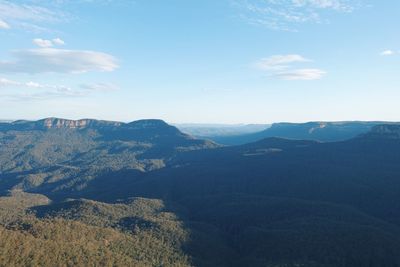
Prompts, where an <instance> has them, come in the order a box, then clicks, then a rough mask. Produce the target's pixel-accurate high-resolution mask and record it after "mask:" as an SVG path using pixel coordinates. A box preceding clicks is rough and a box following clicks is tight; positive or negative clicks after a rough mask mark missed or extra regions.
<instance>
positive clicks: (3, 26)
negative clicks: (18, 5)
mask: <svg viewBox="0 0 400 267" xmlns="http://www.w3.org/2000/svg"><path fill="white" fill-rule="evenodd" d="M0 29H3V30H4V29H5V30H7V29H10V25H8V23H7V22H5V21H4V20H2V19H0Z"/></svg>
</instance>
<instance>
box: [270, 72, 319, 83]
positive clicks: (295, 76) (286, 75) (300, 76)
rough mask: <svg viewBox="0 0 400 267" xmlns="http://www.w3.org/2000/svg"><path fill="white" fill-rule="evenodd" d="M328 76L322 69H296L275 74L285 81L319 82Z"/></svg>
mask: <svg viewBox="0 0 400 267" xmlns="http://www.w3.org/2000/svg"><path fill="white" fill-rule="evenodd" d="M325 74H326V72H325V71H323V70H320V69H295V70H289V71H284V72H278V73H275V74H274V76H275V77H278V78H280V79H283V80H289V81H293V80H308V81H309V80H319V79H321V78H322V77H323V76H324V75H325Z"/></svg>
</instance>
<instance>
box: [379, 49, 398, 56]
mask: <svg viewBox="0 0 400 267" xmlns="http://www.w3.org/2000/svg"><path fill="white" fill-rule="evenodd" d="M394 54H395V52H394V51H393V50H385V51H382V53H381V56H392V55H394Z"/></svg>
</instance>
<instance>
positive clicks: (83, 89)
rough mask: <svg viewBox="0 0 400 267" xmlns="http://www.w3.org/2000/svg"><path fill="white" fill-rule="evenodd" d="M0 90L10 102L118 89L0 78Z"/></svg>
mask: <svg viewBox="0 0 400 267" xmlns="http://www.w3.org/2000/svg"><path fill="white" fill-rule="evenodd" d="M0 89H2V91H3V90H6V91H8V93H2V94H0V96H1V97H5V98H9V99H12V100H26V101H27V100H43V99H52V98H63V97H85V96H90V95H92V94H94V93H99V92H111V91H115V90H118V89H119V87H118V86H117V85H115V84H113V83H87V84H82V85H80V86H79V87H77V89H73V88H72V87H70V86H66V85H52V84H45V83H40V82H36V81H28V82H19V81H15V80H10V79H6V78H0Z"/></svg>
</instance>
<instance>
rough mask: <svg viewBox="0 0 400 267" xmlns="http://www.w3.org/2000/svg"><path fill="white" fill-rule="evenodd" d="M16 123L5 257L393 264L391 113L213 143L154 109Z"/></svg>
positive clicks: (5, 163)
mask: <svg viewBox="0 0 400 267" xmlns="http://www.w3.org/2000/svg"><path fill="white" fill-rule="evenodd" d="M13 124H14V125H13ZM13 124H7V126H3V130H2V131H1V139H0V140H1V142H2V144H3V145H2V146H1V147H0V149H2V153H1V154H0V155H1V160H2V161H1V162H2V165H1V166H2V171H1V173H0V182H1V186H2V189H3V191H4V194H6V192H8V191H7V190H10V189H13V191H11V192H12V193H11V195H8V196H4V197H2V198H1V199H0V207H1V208H0V212H1V213H2V214H1V218H3V219H2V221H1V223H0V234H1V235H2V237H4V239H2V240H9V241H3V242H2V243H0V246H1V247H3V248H4V250H2V251H3V254H2V255H1V257H2V258H1V259H3V260H2V262H7V263H8V264H9V265H20V266H22V265H26V264H28V263H31V264H42V265H44V266H46V265H49V262H50V261H55V262H57V260H60V261H59V262H60V264H61V263H65V262H74V260H76V261H79V263H83V265H96V264H102V263H107V264H110V265H114V266H137V265H144V266H160V265H163V266H192V265H193V266H271V267H272V266H318V267H320V266H322V267H330V266H339V267H340V266H343V267H347V266H349V267H350V266H351V267H354V266H355V267H357V266H360V267H361V266H399V265H400V256H399V255H398V253H397V252H398V251H399V250H400V216H399V214H400V205H399V204H398V203H400V198H399V196H400V191H399V190H400V189H399V188H400V181H399V180H398V174H399V173H400V164H399V162H400V134H399V133H400V126H399V125H393V124H391V125H376V126H374V127H372V129H371V130H370V131H369V132H368V133H364V134H361V135H359V136H357V137H355V138H351V139H349V140H345V141H340V142H318V141H313V140H291V139H282V138H266V139H262V140H260V141H257V142H254V143H249V144H245V145H241V146H228V147H220V146H218V145H216V144H214V143H211V142H207V141H202V140H198V139H194V138H192V137H190V136H188V135H185V134H182V133H181V132H180V131H178V130H177V129H176V128H175V127H171V126H169V125H168V124H166V123H164V122H162V121H158V120H147V121H139V122H133V123H130V124H122V123H114V122H111V123H110V122H101V121H96V122H89V121H86V122H82V121H80V122H68V121H62V120H61V121H59V120H57V119H50V123H48V121H46V120H44V121H39V122H36V123H32V122H17V123H13ZM27 124H28V125H27ZM21 125H23V126H22V127H21ZM19 127H21V128H19ZM21 151H23V152H22V153H21ZM6 152H7V153H6ZM50 156H51V157H50ZM15 160H18V161H17V162H18V164H16V163H14V165H12V162H14V161H15ZM156 160H162V161H161V163H162V164H160V161H156ZM146 164H147V165H146ZM158 164H159V165H158ZM9 166H13V167H9ZM17 189H18V190H17ZM16 190H17V191H16ZM21 190H23V191H26V192H29V193H26V192H23V191H21ZM8 194H9V193H8ZM65 231H73V232H74V234H73V235H71V236H62V235H61V233H63V232H65ZM83 236H84V237H83ZM10 240H11V241H10ZM71 244H75V245H74V246H72V245H71ZM84 244H90V245H89V246H86V247H84ZM21 246H22V247H23V248H29V249H27V250H22V251H21V252H20V253H19V254H18V255H19V256H20V257H17V258H16V259H14V258H13V257H11V255H10V253H9V252H7V251H13V250H15V249H16V248H17V247H21ZM30 248H32V250H31V249H30ZM45 248H52V251H54V253H53V254H50V255H47V257H46V255H45V253H44V251H45ZM32 251H37V253H36V254H34V255H33V254H32ZM64 251H66V253H65V254H64V255H65V258H63V259H60V258H58V256H57V255H60V254H61V253H63V252H64ZM100 251H101V253H100ZM94 255H103V256H104V255H106V257H103V256H99V257H97V256H94ZM87 259H91V260H92V261H86V260H87ZM76 263H77V262H75V264H76Z"/></svg>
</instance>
